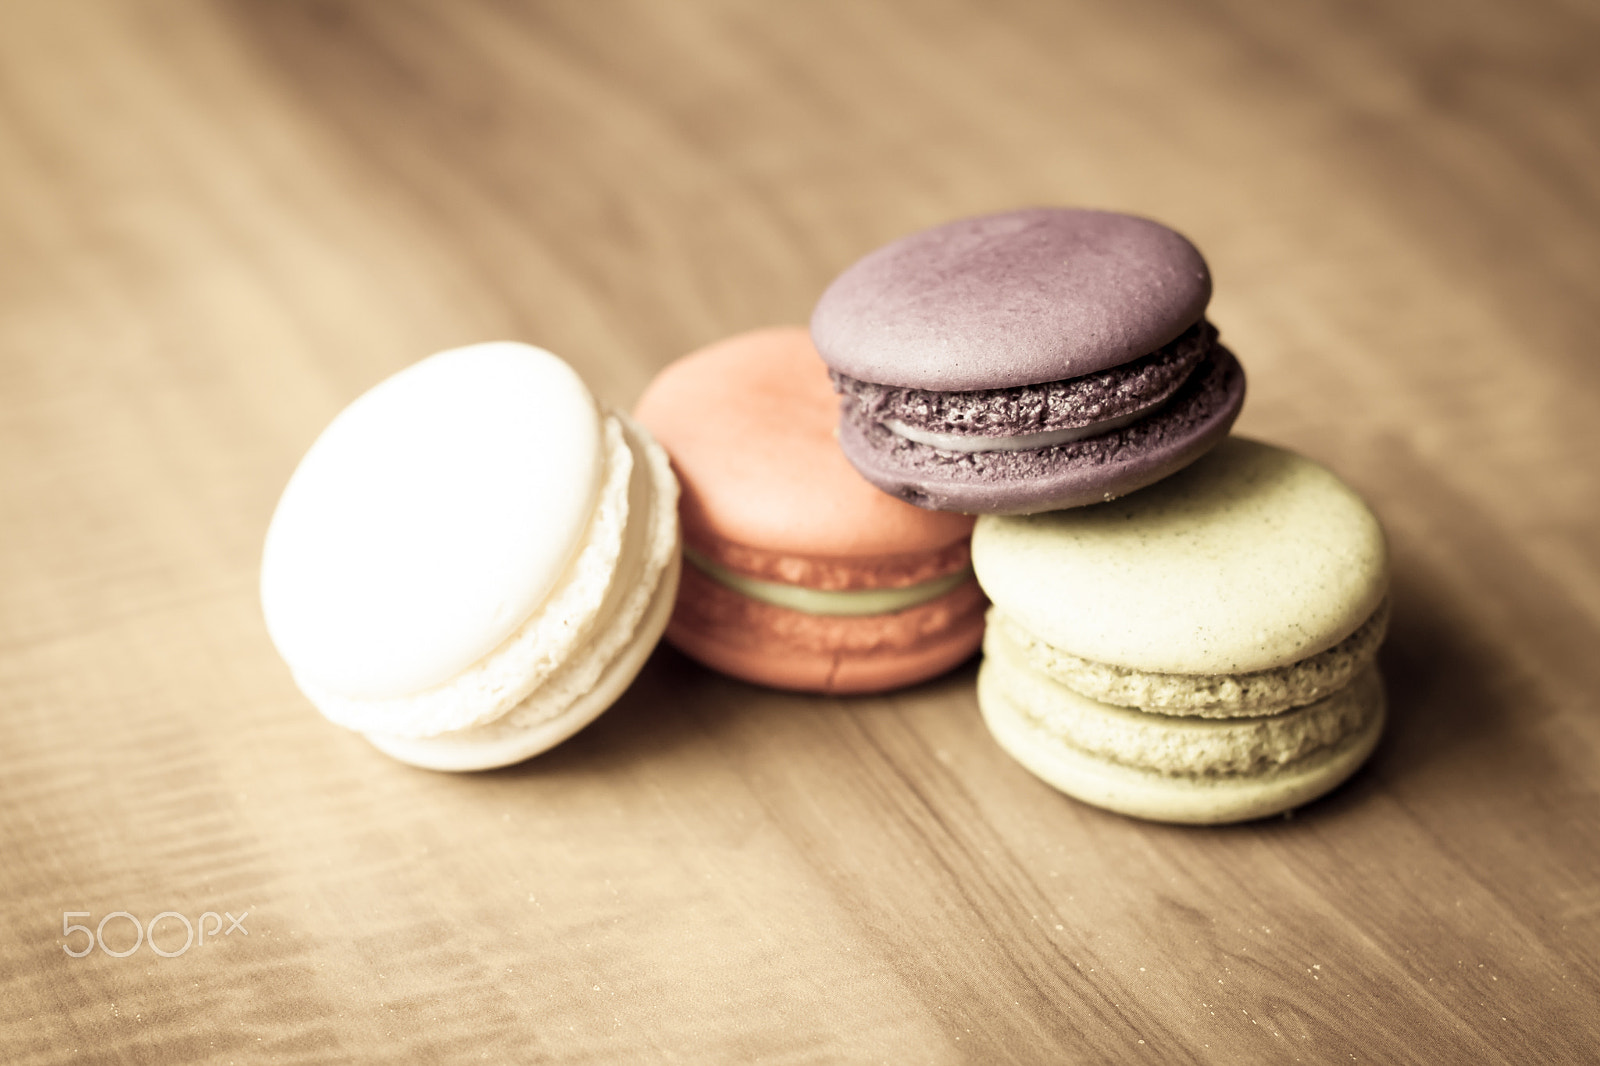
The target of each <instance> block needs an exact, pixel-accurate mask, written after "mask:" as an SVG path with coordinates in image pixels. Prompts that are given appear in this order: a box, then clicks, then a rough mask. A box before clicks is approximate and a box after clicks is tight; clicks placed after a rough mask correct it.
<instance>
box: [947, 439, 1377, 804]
mask: <svg viewBox="0 0 1600 1066" xmlns="http://www.w3.org/2000/svg"><path fill="white" fill-rule="evenodd" d="M973 561H974V564H975V566H976V567H977V571H978V576H979V580H980V581H981V582H982V583H983V587H984V589H985V591H987V592H988V594H989V596H990V597H991V598H992V599H993V600H994V608H993V610H992V612H991V615H990V620H989V627H988V632H987V635H986V636H985V638H984V652H985V658H984V664H983V667H982V670H981V671H980V673H979V678H978V702H979V705H980V707H981V708H982V711H983V715H984V719H985V721H986V722H987V723H988V725H989V728H990V730H991V731H992V732H993V734H994V736H995V738H996V739H997V740H998V741H999V742H1000V744H1001V746H1002V747H1004V748H1005V749H1006V751H1008V752H1010V753H1011V754H1012V755H1013V756H1014V757H1015V758H1016V759H1017V760H1018V761H1019V762H1021V763H1022V764H1023V765H1024V766H1026V767H1027V768H1028V769H1030V770H1032V771H1033V772H1034V773H1036V774H1038V775H1039V776H1040V777H1042V778H1043V779H1044V780H1046V781H1048V782H1049V783H1050V784H1052V785H1054V786H1056V787H1057V788H1059V789H1061V790H1062V791H1064V792H1067V793H1068V794H1070V795H1073V796H1077V797H1078V798H1080V799H1083V800H1086V801H1088V802H1090V803H1094V804H1097V805H1099V806H1102V807H1107V808H1109V809H1111V810H1116V811H1121V812H1123V813H1126V814H1133V815H1138V816H1140V817H1145V818H1155V819H1161V820H1164V821H1174V822H1228V821H1238V820H1242V819H1247V818H1257V817H1261V816H1263V815H1268V814H1274V813H1277V812H1280V811H1283V810H1287V809H1289V808H1291V807H1295V806H1298V805H1299V804H1301V803H1304V802H1306V801H1307V800H1309V799H1312V798H1314V797H1316V796H1319V795H1321V794H1322V793H1324V792H1326V791H1328V790H1329V789H1331V788H1333V787H1334V786H1335V785H1337V784H1338V783H1339V782H1340V781H1343V780H1344V779H1345V778H1346V777H1348V776H1349V775H1350V774H1351V773H1352V772H1354V770H1355V768H1356V767H1357V766H1358V765H1360V763H1361V762H1362V761H1363V760H1365V758H1366V757H1367V755H1368V754H1369V753H1370V752H1371V751H1372V748H1373V746H1374V745H1375V744H1376V743H1377V739H1378V734H1379V732H1380V731H1381V729H1382V726H1383V718H1384V701H1383V688H1382V685H1381V682H1380V680H1379V678H1378V674H1377V670H1376V667H1375V666H1374V656H1375V654H1376V652H1377V648H1378V645H1379V643H1380V642H1381V641H1382V639H1383V636H1384V629H1385V626H1386V624H1387V620H1388V611H1387V604H1386V600H1385V593H1386V590H1387V586H1388V565H1387V556H1386V552H1385V547H1384V538H1383V532H1382V530H1381V528H1380V527H1379V525H1378V522H1377V520H1376V519H1375V518H1374V517H1373V515H1372V513H1371V511H1369V510H1368V509H1367V507H1366V505H1365V504H1364V503H1362V501H1361V499H1360V497H1358V496H1357V495H1356V494H1355V493H1354V492H1352V491H1351V490H1350V489H1349V488H1348V487H1347V486H1346V485H1345V484H1344V483H1343V482H1341V481H1340V480H1339V479H1338V478H1336V477H1335V476H1334V475H1333V474H1331V473H1330V472H1329V471H1327V470H1326V469H1324V468H1323V467H1321V466H1318V465H1317V464H1315V463H1313V462H1311V461H1310V460H1308V459H1304V458H1302V457H1300V456H1298V455H1295V454H1294V453H1292V452H1287V451H1284V450H1282V449H1279V448H1274V447H1271V446H1270V445H1266V444H1261V443H1257V442H1255V441H1251V440H1246V439H1244V438H1239V437H1232V438H1229V439H1228V440H1226V441H1224V442H1223V443H1222V444H1221V445H1219V446H1218V447H1217V448H1216V449H1215V450H1213V451H1212V452H1211V453H1209V454H1208V455H1206V456H1204V457H1203V458H1201V459H1200V460H1198V461H1197V462H1195V463H1194V464H1193V465H1192V466H1190V467H1188V468H1187V469H1185V470H1183V471H1181V472H1179V473H1177V474H1175V475H1173V476H1172V477H1170V478H1168V479H1166V480H1164V481H1162V482H1160V483H1159V484H1157V485H1154V486H1152V487H1150V488H1146V489H1143V490H1141V491H1139V492H1136V493H1134V494H1132V495H1130V496H1127V497H1125V498H1123V499H1119V500H1117V501H1115V502H1112V503H1105V504H1100V505H1098V506H1094V507H1083V508H1077V509H1075V510H1070V511H1056V512H1051V513H1047V514H1038V515H1030V516H1012V517H999V516H985V517H984V518H982V519H980V520H979V522H978V527H977V531H976V533H975V534H974V538H973Z"/></svg>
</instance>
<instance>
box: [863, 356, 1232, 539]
mask: <svg viewBox="0 0 1600 1066" xmlns="http://www.w3.org/2000/svg"><path fill="white" fill-rule="evenodd" d="M1244 393H1245V379H1244V371H1243V369H1242V368H1241V367H1240V366H1239V363H1238V361H1237V360H1236V359H1234V357H1233V355H1232V353H1230V352H1228V351H1227V350H1226V349H1224V348H1220V347H1219V348H1218V349H1217V350H1216V352H1215V354H1214V355H1213V356H1212V357H1211V358H1210V359H1208V361H1207V362H1205V363H1202V364H1201V366H1200V367H1198V368H1197V369H1196V370H1195V374H1194V377H1193V378H1192V379H1191V380H1190V381H1189V382H1187V383H1185V385H1184V386H1183V388H1182V389H1180V390H1179V391H1178V393H1177V394H1176V395H1174V396H1173V397H1172V399H1171V400H1169V401H1168V402H1167V404H1166V405H1165V406H1163V407H1161V408H1159V409H1157V410H1156V411H1155V412H1153V413H1152V414H1150V415H1149V416H1147V417H1145V418H1143V419H1141V420H1139V421H1138V422H1135V423H1134V424H1132V425H1130V426H1127V427H1126V428H1123V429H1119V430H1114V431H1112V432H1110V433H1106V434H1104V435H1102V436H1098V437H1089V438H1086V439H1084V440H1080V441H1074V442H1072V443H1070V444H1063V445H1058V446H1056V447H1053V448H1042V449H1039V450H1037V451H1019V452H980V453H970V454H959V455H958V454H955V453H951V452H946V451H940V450H938V449H934V448H930V447H927V446H926V445H921V444H914V443H912V442H911V441H908V440H906V439H904V438H903V437H899V436H897V435H895V434H893V433H891V432H889V431H888V430H887V429H884V428H883V427H882V426H879V425H875V424H869V423H866V422H863V421H861V420H860V419H857V418H852V417H849V414H848V413H847V415H846V417H845V418H844V419H843V421H842V422H841V424H840V427H839V445H840V447H841V448H842V449H843V451H844V454H845V455H846V457H847V458H848V460H849V462H850V463H851V464H852V465H853V466H854V467H855V469H856V470H857V471H859V472H860V474H861V476H862V477H864V478H866V479H867V480H868V481H870V482H872V483H873V484H874V485H876V486H878V488H880V489H882V490H883V491H884V492H886V493H889V494H890V495H892V496H896V497H899V498H900V499H902V500H905V501H907V502H908V503H912V504H915V505H916V506H918V507H924V508H928V509H930V510H935V511H958V512H965V513H968V514H1000V515H1016V514H1034V513H1037V512H1041V511H1054V510H1060V509H1063V508H1070V507H1082V506H1085V505H1087V504H1093V503H1100V502H1103V501H1105V500H1109V499H1114V498H1116V497H1118V496H1125V495H1127V494H1129V493H1132V492H1135V491H1137V490H1139V489H1142V488H1144V487H1145V486H1147V485H1151V484H1154V483H1155V482H1157V481H1160V480H1161V479H1162V478H1165V477H1168V476H1170V475H1171V474H1173V473H1175V472H1177V471H1179V470H1181V469H1183V468H1184V467H1185V466H1187V465H1189V464H1190V463H1192V462H1194V461H1195V460H1196V459H1198V458H1199V457H1200V456H1202V455H1204V454H1205V453H1206V452H1207V451H1209V450H1210V449H1211V448H1212V447H1214V446H1215V445H1216V444H1217V442H1218V441H1220V440H1222V439H1223V438H1224V437H1225V436H1227V433H1228V430H1229V429H1230V428H1231V427H1232V425H1233V422H1234V419H1235V418H1237V417H1238V415H1239V410H1240V408H1241V407H1243V406H1244Z"/></svg>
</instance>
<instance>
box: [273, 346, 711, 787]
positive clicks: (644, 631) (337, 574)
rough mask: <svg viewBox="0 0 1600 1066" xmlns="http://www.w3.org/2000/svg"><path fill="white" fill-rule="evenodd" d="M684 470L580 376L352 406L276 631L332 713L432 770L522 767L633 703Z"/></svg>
mask: <svg viewBox="0 0 1600 1066" xmlns="http://www.w3.org/2000/svg"><path fill="white" fill-rule="evenodd" d="M678 547H679V540H678V522H677V484H676V482H675V481H674V479H673V476H672V470H671V466H670V464H669V462H668V460H667V457H666V454H665V453H664V452H663V451H662V450H661V448H660V447H659V446H658V445H656V444H655V443H653V442H652V441H651V439H650V435H649V433H648V432H647V431H646V430H644V429H642V428H641V427H640V426H638V425H637V424H635V423H634V422H633V421H632V420H631V419H630V418H628V416H626V415H624V414H620V413H618V412H615V411H609V410H606V409H604V408H602V407H601V406H600V405H599V404H598V403H597V402H596V401H595V399H594V397H593V396H591V395H590V393H589V390H588V388H587V387H586V386H585V385H584V383H583V381H582V380H581V379H580V378H579V377H578V375H577V374H576V373H575V372H574V371H573V370H572V368H571V367H569V366H568V365H567V364H566V363H564V362H562V361H561V360H560V359H558V358H557V357H556V356H554V355H551V354H550V353H549V352H546V351H544V350H542V349H539V348H534V347H531V346H529V345H525V344H514V343H509V342H497V343H490V344H478V345H473V346H471V347H467V348H458V349H455V350H452V351H447V352H441V353H439V354H438V355H434V356H432V357H430V358H427V359H424V360H422V361H421V362H419V363H417V364H415V365H413V366H411V367H408V368H407V369H405V370H402V371H400V372H399V373H398V374H395V375H394V376H393V377H391V378H389V379H387V380H385V381H383V382H381V383H379V384H378V385H377V386H375V387H374V388H372V389H371V390H370V391H368V392H367V393H365V394H364V395H362V396H360V397H359V398H357V399H356V400H355V402H353V403H352V404H350V406H349V407H347V408H345V410H344V411H343V412H341V413H340V414H339V415H338V416H337V417H336V418H335V419H334V420H333V422H332V423H331V424H330V425H329V426H328V427H327V429H325V430H324V431H323V433H322V435H321V436H319V437H318V438H317V440H316V442H315V443H314V444H313V445H312V446H311V449H310V450H309V451H308V452H307V453H306V455H305V458H303V459H302V460H301V461H300V465H299V467H298V468H297V469H296V470H295V472H294V475H293V476H292V477H291V478H290V479H289V484H288V486H287V487H286V488H285V489H284V491H283V497H282V498H281V499H280V500H279V501H278V507H277V511H276V512H275V513H274V515H273V518H272V524H271V526H270V528H269V529H268V531H267V539H266V545H265V549H264V551H263V554H262V562H261V604H262V609H263V613H264V614H265V616H266V623H267V630H268V632H269V634H270V635H271V637H272V640H273V643H274V644H276V645H277V648H278V651H279V652H280V653H281V654H282V655H283V658H284V660H285V661H286V662H287V663H288V665H289V668H290V671H291V672H292V673H293V675H294V678H295V681H296V683H297V684H298V685H299V686H300V689H301V691H303V692H304V693H305V695H306V697H307V698H308V699H309V700H310V701H311V702H312V704H313V705H315V706H316V708H317V709H318V710H319V711H321V712H322V713H323V714H324V715H325V716H327V717H328V718H329V719H331V720H332V721H334V722H336V723H338V724H339V725H342V726H345V727H347V728H349V729H353V730H355V731H357V732H359V733H362V734H364V735H365V736H366V738H367V739H368V740H370V741H371V742H372V743H373V744H374V745H375V746H376V747H378V748H379V749H380V750H382V751H384V752H387V753H388V754H390V755H392V756H394V757H395V758H397V759H400V760H402V761H404V762H408V763H411V764H413V765H416V766H423V767H429V768H432V769H440V770H481V769H488V768H490V767H496V766H504V765H508V764H510V763H514V762H519V761H521V760H523V759H526V758H528V757H529V756H531V755H535V754H537V753H539V752H541V751H544V750H546V749H548V748H550V747H553V746H554V745H556V744H558V743H560V742H561V741H562V740H564V739H566V738H567V737H569V736H571V735H572V734H573V733H575V732H577V731H578V730H579V729H581V728H582V727H583V726H585V725H587V724H588V723H589V722H590V721H592V720H593V719H594V718H595V717H596V716H598V715H599V714H600V713H601V712H602V711H604V710H605V709H606V708H607V707H609V706H610V705H611V704H612V703H613V702H614V701H615V700H616V699H617V697H618V696H619V695H621V693H622V691H623V690H624V689H626V688H627V686H628V684H629V683H630V682H631V681H632V680H633V678H634V676H635V675H636V674H637V673H638V671H639V669H640V668H641V667H642V666H643V664H644V661H645V659H646V658H647V657H648V656H649V654H650V651H651V650H652V649H653V648H654V647H655V645H656V643H657V641H658V640H659V638H660V636H661V632H662V630H663V629H664V628H665V626H666V622H667V617H668V615H669V614H670V612H671V607H672V603H673V600H674V596H675V594H676V591H677V584H678V569H679V553H678Z"/></svg>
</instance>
